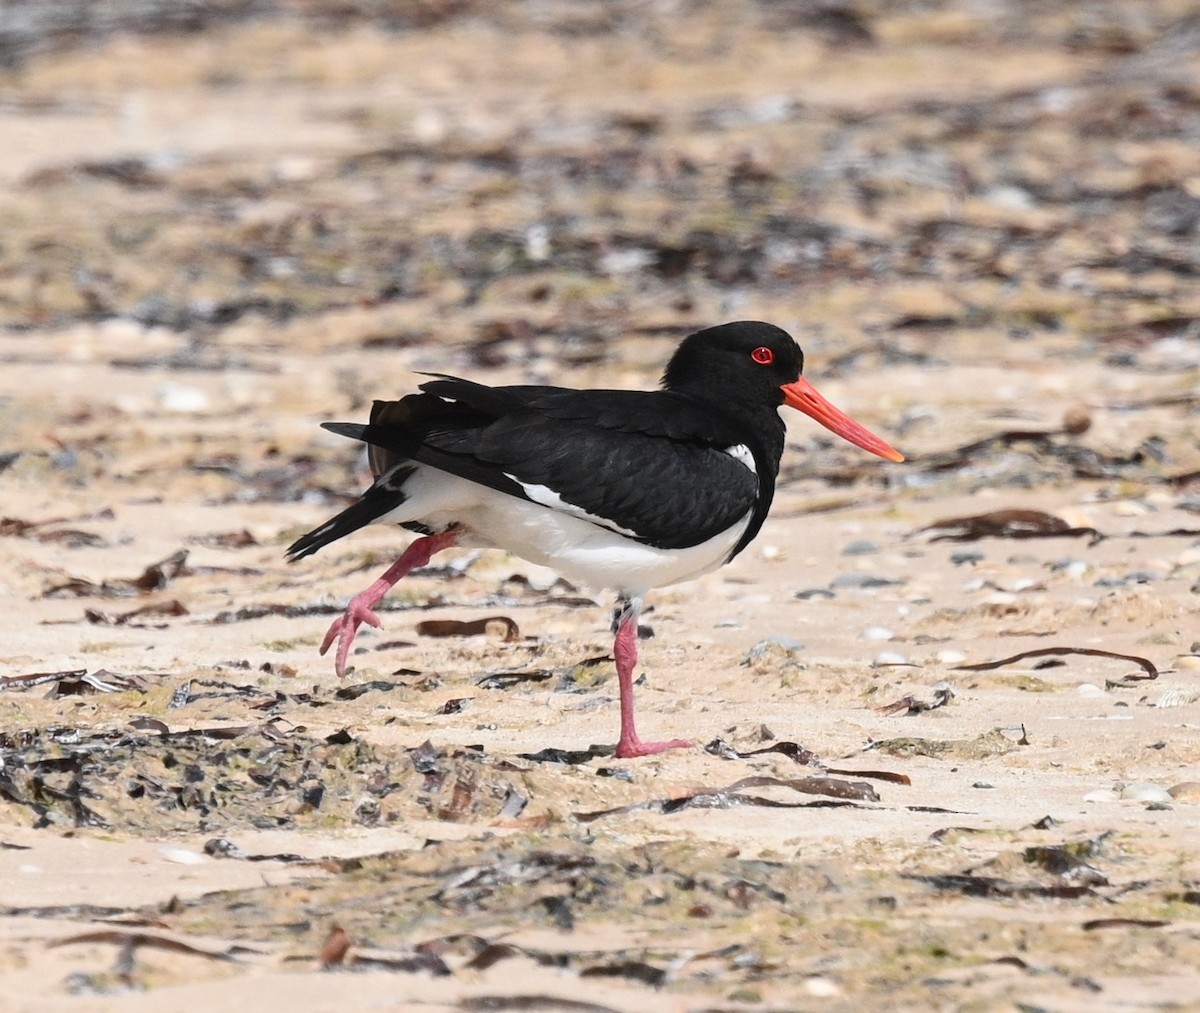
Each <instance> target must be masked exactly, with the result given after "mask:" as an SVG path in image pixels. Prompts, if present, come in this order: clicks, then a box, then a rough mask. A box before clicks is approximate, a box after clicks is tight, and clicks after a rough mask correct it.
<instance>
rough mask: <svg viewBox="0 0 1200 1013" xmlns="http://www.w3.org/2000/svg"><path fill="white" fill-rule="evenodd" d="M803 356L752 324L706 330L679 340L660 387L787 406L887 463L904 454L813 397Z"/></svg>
mask: <svg viewBox="0 0 1200 1013" xmlns="http://www.w3.org/2000/svg"><path fill="white" fill-rule="evenodd" d="M803 370H804V353H803V352H802V351H801V350H800V346H799V345H797V344H796V342H795V340H793V338H792V336H791V335H790V334H788V333H787V331H785V330H783V329H781V328H779V327H776V326H775V325H774V324H766V323H762V322H761V321H757V320H739V321H737V322H736V323H730V324H721V325H719V326H717V327H708V328H705V329H704V330H702V331H697V332H696V333H695V334H692V335H689V336H688V337H686V338H684V340H683V342H682V343H681V344H680V346H679V347H678V348H677V349H676V350H675V354H674V355H673V356H671V361H670V362H669V363H667V369H666V372H665V373H663V379H662V385H663V387H664V388H665V389H667V390H678V391H689V392H691V393H694V394H699V395H701V396H703V397H705V398H706V399H708V400H712V401H717V402H718V403H719V402H739V403H741V404H744V405H748V406H751V407H753V406H756V405H769V406H771V407H779V406H780V405H784V404H786V405H788V406H789V407H791V408H795V409H796V410H797V411H801V412H803V413H804V414H805V415H807V416H809V417H810V418H812V419H815V420H816V421H817V422H819V423H821V425H823V426H824V427H825V428H826V429H828V430H830V431H831V432H833V433H836V434H837V435H838V436H840V437H842V438H843V439H845V440H849V441H850V442H851V443H853V444H854V445H855V446H858V447H861V448H862V449H863V450H867V451H869V452H870V453H872V454H876V455H877V456H879V457H883V458H886V459H887V460H889V461H903V460H904V455H903V454H901V453H900V452H899V451H898V450H896V449H894V448H893V447H891V446H890V445H889V444H887V443H886V442H884V441H883V440H881V439H880V438H879V437H878V436H876V435H875V434H874V433H872V432H871V431H870V430H868V429H867V428H866V427H865V426H862V425H860V424H859V423H857V422H855V421H854V420H853V419H852V418H850V416H849V415H847V414H846V413H845V412H843V411H841V410H840V409H839V408H836V407H834V405H832V404H831V403H830V402H829V401H827V400H826V399H825V398H824V397H822V396H821V395H820V394H818V393H817V391H816V389H815V388H814V387H813V385H812V384H811V383H809V382H808V381H807V380H806V379H804V377H803V376H801V373H802V372H803Z"/></svg>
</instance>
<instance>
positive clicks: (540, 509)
mask: <svg viewBox="0 0 1200 1013" xmlns="http://www.w3.org/2000/svg"><path fill="white" fill-rule="evenodd" d="M404 491H405V492H406V493H407V494H408V495H409V499H408V500H406V501H405V503H403V504H402V505H401V506H400V507H399V508H398V509H396V510H393V511H392V512H391V513H390V514H385V515H383V516H382V517H380V518H379V520H378V522H377V523H381V524H389V523H390V524H399V523H404V522H407V521H419V522H421V523H423V524H426V525H428V526H429V527H430V528H433V529H434V530H443V529H445V528H447V527H449V526H451V525H452V524H457V525H459V526H461V527H462V528H464V529H465V530H464V537H463V539H462V544H464V545H470V544H474V545H477V546H481V547H494V548H500V549H504V550H506V551H508V552H511V553H513V554H514V555H517V556H520V557H521V558H522V559H527V560H528V561H529V562H531V563H537V564H538V565H540V566H548V567H550V568H551V569H553V570H555V571H557V572H558V573H560V574H562V575H563V576H564V577H566V578H567V579H568V580H571V581H574V582H577V583H580V584H585V585H587V586H589V587H592V588H596V589H599V588H611V589H613V590H615V591H617V592H618V593H620V594H622V595H626V596H629V597H643V596H644V595H645V594H646V592H647V591H649V590H650V589H651V588H654V587H665V586H666V585H668V584H678V583H680V582H681V581H685V580H692V579H693V578H695V577H699V576H702V575H703V574H706V573H709V572H711V571H713V570H715V569H717V568H718V567H719V566H721V565H722V564H723V563H724V562H725V560H726V559H727V558H728V556H729V553H730V552H731V551H732V549H733V547H734V546H735V545H736V544H737V542H738V539H739V538H741V536H742V532H743V531H745V529H746V525H747V524H748V523H749V522H750V513H749V512H747V513H746V516H745V517H744V518H743V519H742V520H741V521H739V522H738V523H737V524H735V525H734V526H733V527H731V528H728V529H726V530H725V531H723V532H721V533H720V534H717V535H714V536H713V537H712V538H710V539H709V540H708V541H706V542H701V543H700V544H699V545H693V546H691V547H690V548H686V549H656V548H654V547H653V546H649V545H643V544H641V543H640V542H637V541H635V540H634V539H632V538H627V537H626V536H624V535H621V534H618V533H617V532H615V531H611V530H609V529H607V528H603V527H599V526H597V525H596V524H593V523H591V522H590V521H587V520H584V519H582V518H580V517H575V516H572V515H571V514H567V513H563V512H562V511H559V510H554V509H552V508H550V507H547V506H542V505H541V504H538V503H531V502H529V501H527V500H524V499H520V498H518V497H516V496H509V495H507V494H505V493H502V492H496V491H495V490H493V489H488V488H487V487H485V486H480V485H476V484H475V483H474V482H468V481H467V480H466V479H461V478H457V477H456V476H453V475H448V474H446V473H445V472H439V471H436V470H434V469H429V468H421V469H420V470H419V471H418V472H417V473H416V474H414V475H413V476H412V478H410V479H409V480H408V481H407V482H406V483H405V485H404Z"/></svg>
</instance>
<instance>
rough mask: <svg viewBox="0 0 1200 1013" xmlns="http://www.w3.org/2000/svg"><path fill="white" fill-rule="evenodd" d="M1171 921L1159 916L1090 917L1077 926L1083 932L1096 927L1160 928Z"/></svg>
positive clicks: (1091, 930)
mask: <svg viewBox="0 0 1200 1013" xmlns="http://www.w3.org/2000/svg"><path fill="white" fill-rule="evenodd" d="M1170 924H1171V923H1170V922H1169V921H1166V920H1165V919H1161V918H1091V919H1089V920H1088V921H1086V922H1084V923H1083V924H1082V925H1080V926H1079V927H1080V928H1081V929H1083V931H1084V932H1095V931H1097V930H1098V929H1162V928H1166V927H1167V926H1168V925H1170Z"/></svg>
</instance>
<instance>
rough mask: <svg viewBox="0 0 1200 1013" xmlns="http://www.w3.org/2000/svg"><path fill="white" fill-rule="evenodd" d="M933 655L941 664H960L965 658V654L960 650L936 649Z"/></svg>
mask: <svg viewBox="0 0 1200 1013" xmlns="http://www.w3.org/2000/svg"><path fill="white" fill-rule="evenodd" d="M935 657H936V658H937V660H938V661H940V662H941V663H942V664H943V665H961V664H962V663H963V662H964V661H966V660H967V656H966V655H965V654H964V653H963V652H962V651H950V650H945V651H938V652H937V654H936V655H935Z"/></svg>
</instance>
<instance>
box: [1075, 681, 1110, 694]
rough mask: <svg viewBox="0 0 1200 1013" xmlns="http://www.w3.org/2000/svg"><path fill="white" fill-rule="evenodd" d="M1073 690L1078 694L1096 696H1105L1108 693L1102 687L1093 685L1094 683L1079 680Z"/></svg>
mask: <svg viewBox="0 0 1200 1013" xmlns="http://www.w3.org/2000/svg"><path fill="white" fill-rule="evenodd" d="M1075 692H1076V693H1078V694H1079V695H1080V696H1092V697H1098V696H1107V695H1108V694H1107V693H1106V692H1105V691H1104V689H1103V688H1102V687H1100V686H1097V685H1095V683H1091V682H1081V683H1080V684H1079V685H1078V686H1076V687H1075Z"/></svg>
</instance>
